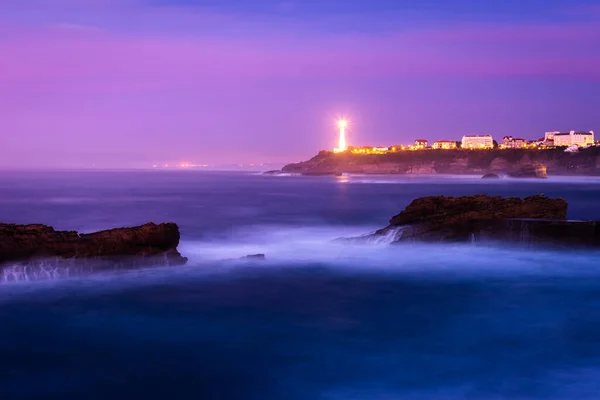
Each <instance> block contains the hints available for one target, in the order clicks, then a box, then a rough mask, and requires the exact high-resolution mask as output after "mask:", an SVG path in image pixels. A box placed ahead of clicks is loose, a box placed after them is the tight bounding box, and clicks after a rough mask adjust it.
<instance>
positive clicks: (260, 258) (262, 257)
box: [240, 254, 267, 261]
mask: <svg viewBox="0 0 600 400" xmlns="http://www.w3.org/2000/svg"><path fill="white" fill-rule="evenodd" d="M266 259H267V257H266V256H265V255H264V254H249V255H247V256H244V257H242V258H240V260H248V261H250V260H251V261H263V260H266Z"/></svg>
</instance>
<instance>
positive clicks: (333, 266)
mask: <svg viewBox="0 0 600 400" xmlns="http://www.w3.org/2000/svg"><path fill="white" fill-rule="evenodd" d="M374 230H375V228H372V229H365V228H364V227H359V226H357V227H341V228H339V227H317V226H314V227H289V226H273V225H267V226H252V227H245V228H240V229H236V230H234V231H231V232H230V234H229V235H227V236H224V237H223V236H221V237H219V238H214V239H208V240H185V239H183V240H182V242H181V243H180V246H179V250H180V252H181V253H182V254H183V255H185V256H186V257H188V258H189V262H188V265H187V266H186V267H175V268H174V267H152V268H150V267H148V268H143V267H142V268H136V269H135V271H130V270H118V271H106V270H100V269H99V271H100V272H96V271H94V269H93V268H91V267H84V268H81V267H78V266H73V267H72V268H70V269H69V268H66V269H65V268H56V267H53V266H52V263H51V262H49V263H39V264H38V265H34V266H22V265H11V266H6V267H4V268H3V269H2V270H0V283H19V282H20V283H32V282H35V281H41V280H55V281H58V280H69V279H71V280H72V279H77V280H80V279H86V276H92V275H95V276H98V275H104V276H111V277H113V278H114V279H123V280H124V281H127V280H132V281H133V282H141V281H144V280H148V282H152V281H153V280H154V279H155V278H159V279H179V278H181V277H186V276H187V277H191V278H194V277H197V278H201V277H202V276H206V275H207V273H209V274H211V273H212V274H214V273H217V274H219V273H223V272H231V271H236V270H239V269H242V270H243V269H248V268H252V269H254V270H280V269H286V268H294V269H295V268H303V267H315V266H318V267H324V268H328V269H330V270H335V271H338V272H346V273H347V272H351V273H370V274H395V275H399V274H404V275H412V276H421V277H427V276H433V275H435V276H436V277H437V278H449V279H471V278H477V279H478V278H481V277H482V276H488V277H493V276H496V277H498V276H503V277H518V276H524V275H526V276H533V275H538V276H542V275H545V276H575V275H576V276H594V277H597V276H599V275H600V251H596V250H586V251H577V252H570V251H561V250H554V249H552V248H547V249H539V248H536V249H532V248H523V247H517V248H515V247H513V246H512V245H511V244H508V243H496V244H485V245H483V244H479V243H464V244H441V243H439V244H432V243H416V242H411V243H402V244H391V243H392V242H393V241H394V239H395V238H396V236H397V234H398V230H390V231H389V232H388V233H387V234H386V235H382V236H380V237H370V238H368V239H366V240H364V241H362V240H359V241H355V240H353V241H345V240H336V239H340V238H352V237H360V236H361V235H362V234H364V233H365V231H371V232H372V231H374ZM258 253H261V254H265V255H266V260H265V261H260V262H248V260H242V259H241V258H242V257H244V256H246V255H250V254H258Z"/></svg>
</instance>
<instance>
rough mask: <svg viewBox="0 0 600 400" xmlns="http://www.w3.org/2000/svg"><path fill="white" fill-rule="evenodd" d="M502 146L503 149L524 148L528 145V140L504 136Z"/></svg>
mask: <svg viewBox="0 0 600 400" xmlns="http://www.w3.org/2000/svg"><path fill="white" fill-rule="evenodd" d="M501 146H502V148H503V149H522V148H523V147H527V141H526V140H525V139H521V138H514V137H512V136H504V138H503V139H502V145H501Z"/></svg>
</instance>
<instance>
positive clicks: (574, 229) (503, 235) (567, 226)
mask: <svg viewBox="0 0 600 400" xmlns="http://www.w3.org/2000/svg"><path fill="white" fill-rule="evenodd" d="M470 229H471V231H472V238H473V239H474V240H475V241H478V242H485V241H510V242H517V243H520V244H526V245H544V244H546V245H549V246H551V247H550V248H553V249H555V248H576V247H582V246H585V247H600V222H598V221H557V220H536V219H504V220H492V221H489V220H488V221H477V220H474V221H472V223H471V228H470Z"/></svg>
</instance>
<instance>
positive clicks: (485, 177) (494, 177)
mask: <svg viewBox="0 0 600 400" xmlns="http://www.w3.org/2000/svg"><path fill="white" fill-rule="evenodd" d="M481 179H500V176H499V175H498V174H485V175H484V176H482V177H481Z"/></svg>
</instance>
